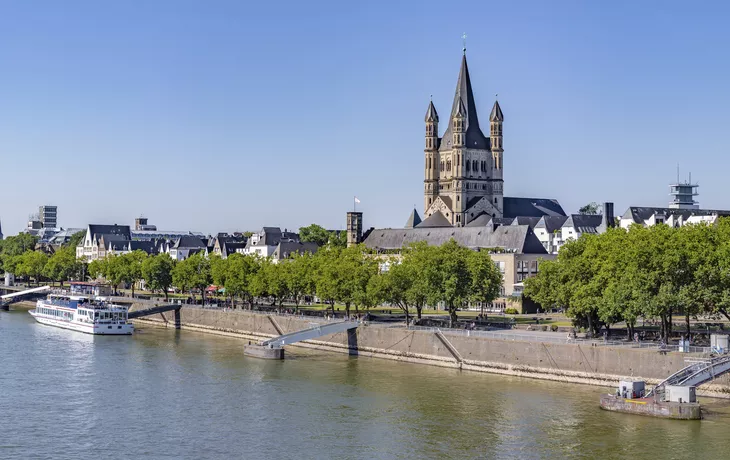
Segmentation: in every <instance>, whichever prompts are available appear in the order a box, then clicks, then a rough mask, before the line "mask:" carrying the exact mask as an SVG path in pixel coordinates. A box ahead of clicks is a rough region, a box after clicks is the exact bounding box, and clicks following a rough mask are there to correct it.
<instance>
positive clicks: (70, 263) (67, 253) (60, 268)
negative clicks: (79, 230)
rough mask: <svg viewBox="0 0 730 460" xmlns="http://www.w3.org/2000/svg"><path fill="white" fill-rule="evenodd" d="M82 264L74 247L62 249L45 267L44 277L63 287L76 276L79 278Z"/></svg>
mask: <svg viewBox="0 0 730 460" xmlns="http://www.w3.org/2000/svg"><path fill="white" fill-rule="evenodd" d="M80 265H81V264H80V263H79V262H78V261H77V260H76V250H75V248H73V247H70V246H69V247H61V248H58V249H57V250H56V252H55V253H54V254H53V255H52V256H51V257H50V258H49V259H48V262H47V263H46V265H45V267H44V275H45V277H46V278H48V279H50V280H51V281H59V282H60V283H61V286H63V282H64V281H68V280H69V279H71V278H72V277H74V276H78V272H79V271H80Z"/></svg>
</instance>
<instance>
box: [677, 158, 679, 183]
mask: <svg viewBox="0 0 730 460" xmlns="http://www.w3.org/2000/svg"><path fill="white" fill-rule="evenodd" d="M677 183H678V184H679V163H677Z"/></svg>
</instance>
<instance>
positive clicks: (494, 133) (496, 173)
mask: <svg viewBox="0 0 730 460" xmlns="http://www.w3.org/2000/svg"><path fill="white" fill-rule="evenodd" d="M503 121H504V115H502V108H501V107H500V106H499V101H494V107H492V113H491V114H490V115H489V143H490V147H491V150H492V164H493V165H494V169H493V173H492V194H493V199H492V201H493V203H494V204H495V206H496V207H497V208H499V209H501V210H502V211H503V212H504V205H503V203H504V180H503V178H502V154H503V153H504V150H503V148H502V122H503Z"/></svg>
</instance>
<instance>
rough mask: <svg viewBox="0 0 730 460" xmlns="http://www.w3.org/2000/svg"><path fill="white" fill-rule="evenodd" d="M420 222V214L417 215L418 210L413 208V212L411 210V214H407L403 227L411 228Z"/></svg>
mask: <svg viewBox="0 0 730 460" xmlns="http://www.w3.org/2000/svg"><path fill="white" fill-rule="evenodd" d="M420 223H421V216H419V215H418V211H416V210H415V209H414V210H413V212H411V215H410V216H408V220H407V221H406V225H405V228H413V227H415V226H416V225H418V224H420Z"/></svg>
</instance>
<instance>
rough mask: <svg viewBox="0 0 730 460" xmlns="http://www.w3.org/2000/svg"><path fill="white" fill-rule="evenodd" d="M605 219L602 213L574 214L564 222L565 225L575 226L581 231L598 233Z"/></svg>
mask: <svg viewBox="0 0 730 460" xmlns="http://www.w3.org/2000/svg"><path fill="white" fill-rule="evenodd" d="M602 221H603V216H601V215H600V214H572V215H570V216H569V217H568V219H567V220H566V221H565V223H564V224H563V227H573V228H575V230H576V231H578V232H581V233H597V231H598V230H597V229H598V227H599V226H600V225H601V222H602Z"/></svg>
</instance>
